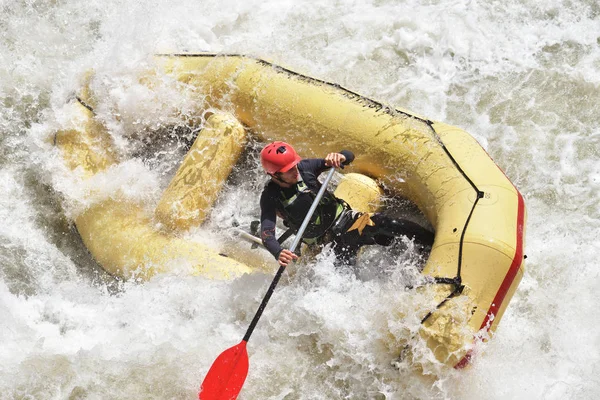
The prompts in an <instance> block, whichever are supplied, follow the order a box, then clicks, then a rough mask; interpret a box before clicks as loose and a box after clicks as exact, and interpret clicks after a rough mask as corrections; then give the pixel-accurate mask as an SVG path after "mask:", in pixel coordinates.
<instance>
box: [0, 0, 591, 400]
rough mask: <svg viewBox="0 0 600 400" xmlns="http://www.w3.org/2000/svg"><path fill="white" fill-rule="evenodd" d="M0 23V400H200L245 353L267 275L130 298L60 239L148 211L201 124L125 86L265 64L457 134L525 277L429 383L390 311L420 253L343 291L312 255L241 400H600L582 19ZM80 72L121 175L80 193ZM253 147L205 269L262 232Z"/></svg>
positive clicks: (252, 9) (160, 281)
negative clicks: (68, 144)
mask: <svg viewBox="0 0 600 400" xmlns="http://www.w3.org/2000/svg"><path fill="white" fill-rule="evenodd" d="M0 7H1V11H2V12H1V13H0V98H1V100H2V102H1V108H0V131H1V133H2V134H1V136H0V191H1V193H2V196H1V197H0V221H2V222H1V223H0V317H1V319H2V321H3V323H2V324H1V325H0V341H1V342H2V346H1V347H0V393H2V394H1V395H0V398H6V399H12V398H23V399H26V398H36V399H51V398H52V399H56V398H61V399H62V398H65V399H67V398H69V399H83V398H89V399H117V398H156V399H164V398H194V397H195V396H196V392H197V389H198V386H199V384H200V382H201V381H202V378H203V376H204V374H205V373H206V371H207V369H208V368H209V366H210V365H211V363H212V362H213V360H214V358H215V357H216V356H217V355H218V354H219V353H220V352H221V351H222V350H224V349H226V348H228V347H230V346H232V345H234V344H236V343H237V342H239V340H240V339H241V337H242V336H243V334H244V332H245V329H246V327H247V326H248V323H249V321H250V319H251V318H252V316H253V315H254V312H255V310H256V307H257V305H258V303H259V302H260V300H261V298H262V296H263V294H264V292H265V290H266V287H267V285H268V283H269V282H270V278H271V275H270V274H266V273H265V274H256V275H252V276H244V277H242V278H239V279H237V280H235V281H233V282H213V281H208V280H206V279H203V278H198V277H189V276H187V275H186V274H184V273H175V274H172V275H167V276H159V277H156V278H154V279H152V280H151V281H150V282H147V283H144V284H139V283H137V282H121V281H118V280H116V279H114V278H113V277H110V276H108V275H107V274H105V273H103V271H102V270H101V269H100V268H99V267H98V266H97V265H96V264H95V263H94V261H93V260H92V259H91V258H90V256H89V254H87V252H86V250H85V247H84V246H83V244H82V243H81V241H80V239H79V238H78V235H77V233H76V232H74V230H73V229H72V226H71V221H72V218H73V216H75V215H77V213H78V212H80V210H81V208H82V207H84V206H85V204H86V203H85V202H86V201H90V199H89V198H88V197H86V196H88V194H89V192H90V191H92V190H93V191H95V192H97V195H98V196H106V195H110V193H112V192H114V191H116V190H121V191H122V192H124V193H125V194H126V196H128V197H130V198H134V199H136V200H141V201H143V202H145V203H146V204H147V205H148V207H149V208H151V207H152V206H153V205H154V204H155V202H156V201H157V199H158V198H159V196H160V193H161V190H163V189H164V187H165V186H166V184H167V183H168V181H169V179H170V176H171V174H172V173H173V172H174V169H175V168H176V167H177V163H178V161H179V160H180V159H181V157H182V156H183V154H184V153H185V149H186V146H187V145H188V144H189V143H187V142H186V140H184V139H181V137H180V135H178V132H179V131H177V129H175V128H173V127H176V126H177V125H178V124H181V121H178V120H177V119H176V118H175V117H174V115H175V113H174V112H175V111H177V112H178V113H180V115H183V116H193V115H191V113H192V110H193V107H192V106H191V104H190V103H191V101H190V100H191V99H189V98H187V97H186V95H185V94H183V95H182V94H181V93H180V92H179V91H178V90H177V89H176V87H175V85H173V83H172V82H170V81H169V80H168V79H166V78H165V79H160V80H159V81H158V82H157V85H156V86H155V89H154V91H149V90H148V89H147V88H146V87H144V86H142V85H139V84H138V83H137V76H138V75H139V74H140V73H141V72H142V71H145V70H147V69H149V68H152V65H153V63H152V58H151V55H152V54H153V53H156V52H170V51H176V52H179V51H184V50H187V51H199V50H210V51H216V52H227V53H233V52H239V53H247V54H251V55H255V56H258V57H264V58H267V59H270V60H272V61H274V62H276V63H278V64H281V65H284V66H288V67H290V68H292V69H294V70H297V71H299V72H303V73H307V74H309V75H312V76H315V77H317V78H320V79H325V80H329V81H333V82H336V83H339V84H341V85H343V86H345V87H348V88H350V89H352V90H355V91H357V92H359V93H361V94H364V95H367V96H369V97H373V98H375V99H379V100H382V101H384V102H388V103H390V104H393V105H394V106H398V107H405V108H408V109H410V110H413V111H415V112H417V113H419V114H422V115H427V116H428V117H430V118H433V119H438V120H443V121H445V122H449V123H451V124H453V125H457V126H460V127H462V128H464V129H465V130H467V131H468V132H470V133H471V134H473V136H475V137H476V138H477V139H478V140H479V141H480V143H481V144H482V145H483V146H484V148H485V149H486V150H487V151H488V152H489V154H490V155H491V156H492V158H494V160H495V161H496V162H497V163H498V164H499V165H500V166H501V167H502V168H503V170H504V171H505V172H506V174H507V175H508V176H509V178H510V179H511V180H512V181H513V182H514V183H515V185H516V186H517V187H518V188H519V189H520V191H521V192H522V193H523V195H524V197H525V202H526V205H527V207H528V213H529V214H528V225H527V237H526V239H527V241H526V254H527V256H528V259H527V263H526V274H525V276H524V278H523V281H522V283H521V285H520V287H519V289H518V290H517V292H516V294H515V296H514V298H513V300H512V302H511V303H510V305H509V307H508V309H507V311H506V313H505V315H504V318H503V320H502V323H501V325H500V327H499V329H498V331H497V333H496V335H495V337H494V338H493V340H491V341H490V342H488V343H487V344H485V345H483V346H482V348H481V349H480V350H482V354H481V355H480V356H479V357H477V358H476V360H475V363H474V365H473V367H472V368H470V369H469V370H466V371H450V372H448V371H442V370H441V369H439V368H438V367H439V366H436V365H435V363H430V364H428V366H427V367H426V368H429V370H427V371H426V372H432V373H438V378H437V379H435V378H430V377H422V376H421V375H420V374H419V373H417V372H415V371H414V370H413V369H412V368H411V366H410V365H406V363H403V362H400V363H396V366H395V367H393V366H392V365H391V364H392V363H393V362H394V361H395V360H396V357H397V355H398V354H399V351H400V350H401V343H402V341H403V340H404V341H405V340H407V339H410V337H411V335H412V334H414V332H415V331H416V329H417V328H418V325H419V321H418V320H416V318H417V317H416V315H415V313H414V312H413V310H414V309H415V308H419V307H422V306H423V305H422V304H423V303H422V301H421V299H420V298H419V296H418V295H417V294H415V293H413V292H412V291H409V290H405V289H404V286H405V285H406V284H407V283H414V282H415V281H416V280H418V279H420V276H419V274H418V273H417V271H418V267H419V263H420V260H419V258H418V255H417V254H416V253H415V252H414V251H413V250H411V248H410V246H409V248H408V250H407V251H404V248H405V245H404V244H402V243H397V245H396V246H395V248H394V249H393V251H394V252H395V253H394V254H395V255H396V257H395V260H394V262H393V263H391V264H390V263H387V262H385V261H386V259H385V258H383V257H382V252H381V250H379V249H376V248H375V249H370V250H369V252H368V253H367V254H366V255H365V257H364V260H363V264H361V267H360V268H359V270H357V271H355V272H356V273H350V272H349V271H338V270H336V269H334V268H333V259H332V254H331V253H329V252H327V251H325V252H324V253H323V254H321V255H320V256H319V257H318V258H317V260H316V262H315V263H314V264H299V265H298V266H296V267H295V268H294V269H290V271H288V273H287V274H286V275H284V278H283V279H282V282H281V284H280V287H279V288H278V290H277V292H276V293H275V295H274V297H273V300H272V301H271V303H270V304H269V307H268V309H267V311H266V312H265V314H264V316H263V318H262V319H261V321H260V324H259V326H258V328H257V330H256V331H255V333H254V335H253V337H252V340H251V342H250V344H249V352H250V363H251V365H250V374H249V377H248V380H247V382H246V384H245V386H244V391H243V392H242V397H243V398H248V399H267V398H268V399H330V398H349V399H364V398H375V399H383V398H387V399H414V398H418V399H425V398H428V399H429V398H436V399H449V398H463V399H480V398H497V399H505V398H511V399H532V398H534V399H559V398H560V399H565V398H567V399H568V398H573V399H593V398H598V396H600V379H599V378H598V376H599V375H600V354H599V353H598V351H597V349H598V348H599V347H600V330H599V329H598V324H597V323H596V322H595V317H594V316H595V311H596V305H597V304H598V302H599V301H600V295H599V294H598V293H599V291H598V290H597V287H598V285H599V284H600V272H598V271H599V270H598V262H597V258H598V256H599V255H600V157H599V156H600V154H599V153H600V128H598V123H599V122H600V120H599V117H598V116H599V115H600V106H599V104H600V6H599V5H598V3H597V2H596V1H593V0H571V1H562V0H560V1H559V0H550V1H543V2H542V1H536V0H527V1H517V0H508V1H489V2H478V1H472V0H454V1H450V0H437V1H424V0H405V1H401V2H398V1H388V0H380V1H375V0H373V1H367V2H365V1H353V0H342V1H337V2H333V3H331V2H325V3H322V4H321V3H319V4H317V3H314V2H309V1H287V0H286V1H274V0H268V1H254V0H251V1H246V2H243V3H240V2H237V1H232V0H224V1H223V0H222V1H218V2H217V1H204V2H202V3H198V2H193V1H189V0H183V1H180V2H178V3H177V4H172V2H168V1H158V0H154V1H150V2H132V1H129V2H125V1H117V0H111V1H98V0H91V1H88V2H81V1H69V0H66V1H61V2H43V1H18V2H8V1H6V2H2V3H0ZM90 69H93V70H94V71H95V72H96V75H95V78H94V79H93V81H92V83H91V84H92V87H93V89H94V91H95V92H96V93H98V95H99V98H101V99H102V102H101V104H99V106H98V108H97V112H98V117H99V118H100V119H101V120H102V121H103V122H104V123H105V124H106V125H107V126H109V127H110V130H111V134H112V136H113V139H114V141H115V143H116V145H117V147H118V149H119V152H120V154H121V155H122V157H123V159H124V162H123V163H121V164H119V165H117V166H115V167H114V168H111V169H110V170H109V171H108V172H107V173H105V174H103V175H100V176H98V177H96V178H95V179H94V180H93V181H91V182H88V183H86V185H87V186H86V185H82V184H81V178H80V177H78V176H77V174H76V173H75V174H73V173H71V172H69V171H67V170H66V168H65V167H64V165H63V164H62V162H61V160H60V156H59V154H58V153H57V152H56V150H55V149H54V148H53V147H52V146H51V143H50V142H49V141H48V139H49V137H50V135H51V132H53V131H54V130H56V129H57V128H59V127H65V126H68V125H69V124H73V123H76V121H72V120H71V119H72V112H71V111H70V110H69V107H68V106H65V102H66V100H67V99H68V97H69V95H70V94H71V93H73V92H74V91H76V90H77V89H78V88H79V87H80V85H81V81H82V78H83V76H84V75H85V74H86V72H87V71H89V70H90ZM188 134H189V135H190V137H193V132H188ZM184 136H185V135H184ZM146 137H151V138H153V140H152V141H146V140H145V139H144V138H146ZM187 139H189V137H188V138H187ZM254 146H255V148H254V149H253V151H250V152H249V154H247V155H246V160H245V164H244V165H245V166H247V167H251V168H250V171H243V170H237V171H236V172H235V174H234V177H233V178H232V184H231V186H230V187H228V188H226V190H225V191H224V193H223V196H222V197H221V198H220V199H219V202H218V207H217V208H216V209H215V211H214V212H213V213H212V215H211V219H210V221H208V224H207V226H206V227H205V228H203V229H201V230H200V231H197V232H191V233H190V235H191V236H192V237H195V238H197V240H202V241H210V240H212V241H213V242H214V246H215V247H219V246H223V247H227V246H230V245H231V244H232V243H237V242H239V239H237V238H235V237H234V236H233V235H232V234H230V233H229V232H227V231H225V232H224V231H223V229H221V228H222V226H231V225H232V224H233V222H234V221H236V222H239V223H241V224H246V225H247V224H248V223H249V222H250V221H251V220H252V219H253V218H254V217H255V216H256V215H257V213H258V205H257V197H256V196H257V195H258V190H259V189H260V187H261V185H262V183H263V182H264V181H263V178H262V176H261V174H260V172H259V171H258V168H255V167H257V166H258V163H257V161H256V149H257V148H258V147H259V146H260V144H254ZM355 151H357V152H358V151H359V149H355ZM255 170H256V171H255ZM86 199H87V200H86ZM213 242H211V243H213ZM243 245H244V246H245V245H246V244H243ZM256 251H257V252H258V251H259V250H256ZM261 254H262V253H261ZM260 257H262V256H259V258H260ZM264 260H266V261H267V262H271V259H270V258H269V256H264ZM382 260H383V261H382ZM275 268H276V266H275V265H273V270H275ZM273 272H274V271H273ZM417 352H418V349H417ZM421 356H422V357H425V358H426V357H427V354H426V353H425V352H423V353H422V354H421ZM440 372H443V373H440Z"/></svg>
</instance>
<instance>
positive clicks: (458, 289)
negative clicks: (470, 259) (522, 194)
mask: <svg viewBox="0 0 600 400" xmlns="http://www.w3.org/2000/svg"><path fill="white" fill-rule="evenodd" d="M426 123H427V125H428V126H429V128H430V129H431V131H432V132H433V136H434V137H435V138H436V140H437V141H438V143H439V144H440V146H442V148H443V149H444V151H445V152H446V154H447V155H448V157H449V158H450V160H452V163H453V164H454V166H455V167H456V169H457V170H458V171H459V172H460V173H461V174H462V176H463V177H464V178H465V179H466V180H467V182H469V184H470V185H471V187H473V189H475V193H477V198H476V199H475V201H474V202H473V206H472V207H471V211H470V212H469V216H468V217H467V220H466V221H465V225H464V226H463V229H462V232H461V234H460V242H459V246H458V265H457V267H456V276H455V277H454V278H444V277H435V278H434V279H435V281H434V282H435V283H436V284H442V285H453V286H454V289H453V290H452V292H450V294H449V295H448V296H446V298H445V299H444V300H442V301H441V302H440V303H439V304H438V305H437V306H436V307H435V310H432V311H430V312H429V313H427V315H425V317H424V318H423V319H422V320H421V323H424V322H425V321H427V319H428V318H429V317H431V315H432V314H433V313H434V312H435V311H436V310H438V309H439V308H440V307H442V306H443V305H444V304H445V303H446V302H447V301H448V300H450V299H451V298H453V297H455V296H458V295H460V294H461V293H462V292H463V290H464V288H465V285H463V284H462V277H461V268H462V260H463V247H464V240H465V234H466V233H467V227H468V226H469V221H470V220H471V216H472V215H473V212H474V211H475V207H476V206H477V203H478V202H479V199H481V198H483V196H484V195H485V193H484V192H482V191H481V190H479V188H478V187H477V186H476V185H475V183H474V182H473V181H472V180H471V178H469V177H468V176H467V174H466V173H465V171H464V170H463V169H462V168H461V167H460V165H459V164H458V163H457V162H456V160H455V159H454V157H453V156H452V154H451V153H450V151H449V150H448V149H447V148H446V145H445V144H444V142H442V139H441V138H440V137H439V135H438V134H437V132H436V131H435V128H434V127H433V122H431V121H429V120H427V121H426Z"/></svg>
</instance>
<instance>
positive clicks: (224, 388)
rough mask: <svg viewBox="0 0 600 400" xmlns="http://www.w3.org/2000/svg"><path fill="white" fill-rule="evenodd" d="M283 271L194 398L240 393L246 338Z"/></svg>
mask: <svg viewBox="0 0 600 400" xmlns="http://www.w3.org/2000/svg"><path fill="white" fill-rule="evenodd" d="M334 172H335V168H331V169H330V170H329V173H328V174H327V177H326V178H325V181H323V185H322V186H321V189H320V190H319V193H317V196H316V197H315V199H314V201H313V203H312V205H311V206H310V209H309V210H308V214H306V217H305V218H304V221H302V225H301V226H300V229H298V233H296V237H295V238H294V241H293V242H292V245H291V246H290V251H291V252H292V253H293V252H294V250H296V247H297V246H298V244H300V241H301V240H302V235H303V234H304V230H305V229H306V227H307V226H308V223H309V221H310V218H311V217H312V215H313V213H314V212H315V209H316V208H317V205H318V204H319V201H320V200H321V197H323V194H324V193H325V190H326V189H327V185H329V181H330V180H331V177H332V176H333V173H334ZM284 270H285V267H284V266H279V270H278V271H277V274H275V277H274V278H273V281H272V282H271V286H269V290H267V294H265V297H264V298H263V300H262V303H260V306H259V307H258V311H256V314H255V315H254V318H253V319H252V322H251V323H250V326H249V327H248V330H247V331H246V334H245V335H244V338H243V339H242V341H241V342H240V343H239V344H237V345H236V346H233V347H231V348H229V349H227V350H225V351H224V352H222V353H221V354H220V355H219V357H217V359H216V360H215V362H213V365H212V366H211V367H210V369H209V370H208V373H207V374H206V377H205V378H204V381H203V382H202V386H200V393H199V394H198V398H199V399H200V400H234V399H235V398H236V397H237V395H238V393H239V392H240V390H242V386H243V385H244V381H245V380H246V375H248V352H247V351H246V344H247V343H248V340H249V339H250V335H252V332H253V331H254V328H255V327H256V324H257V323H258V320H259V319H260V317H261V315H262V313H263V311H264V309H265V307H266V306H267V303H268V302H269V299H270V298H271V295H272V294H273V291H274V290H275V287H276V286H277V283H279V279H280V278H281V275H282V274H283V271H284Z"/></svg>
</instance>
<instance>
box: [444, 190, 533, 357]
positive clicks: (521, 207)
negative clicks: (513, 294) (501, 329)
mask: <svg viewBox="0 0 600 400" xmlns="http://www.w3.org/2000/svg"><path fill="white" fill-rule="evenodd" d="M515 189H516V188H515ZM517 194H518V195H519V196H518V201H519V204H518V210H517V249H516V251H515V256H514V258H513V260H512V263H511V264H510V268H509V269H508V272H507V274H506V276H505V277H504V281H502V285H500V288H499V289H498V292H497V293H496V296H495V297H494V300H493V301H492V304H490V307H489V309H488V312H487V314H486V316H485V318H484V319H483V323H482V324H481V327H480V328H479V331H480V332H481V330H483V329H485V330H486V331H489V330H490V327H491V325H492V321H493V316H495V315H497V314H498V310H499V309H500V306H501V305H502V302H503V301H504V298H505V297H506V293H508V290H509V289H510V287H511V286H512V284H513V281H514V280H515V277H516V276H517V272H518V271H519V268H520V267H521V263H522V261H523V225H524V219H525V202H524V201H523V196H521V193H520V192H519V191H518V190H517ZM472 356H473V355H472V351H471V350H469V351H468V352H467V354H465V356H464V357H463V358H462V359H461V360H460V361H459V362H458V363H457V364H456V365H455V366H454V368H457V369H460V368H464V367H466V366H467V365H468V364H469V362H470V361H471V358H472Z"/></svg>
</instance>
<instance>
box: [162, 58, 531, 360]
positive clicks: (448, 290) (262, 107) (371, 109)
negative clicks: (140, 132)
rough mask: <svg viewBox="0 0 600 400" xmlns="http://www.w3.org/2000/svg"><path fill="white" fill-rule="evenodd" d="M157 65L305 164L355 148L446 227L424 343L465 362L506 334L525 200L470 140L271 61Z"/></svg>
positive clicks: (434, 259) (364, 166)
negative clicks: (501, 331)
mask: <svg viewBox="0 0 600 400" xmlns="http://www.w3.org/2000/svg"><path fill="white" fill-rule="evenodd" d="M157 60H158V62H159V64H161V65H162V68H164V71H165V72H166V73H168V74H170V75H172V76H174V77H175V78H176V79H177V80H179V81H180V82H182V83H184V84H185V85H186V88H187V89H189V90H193V91H197V92H198V94H202V95H207V101H208V103H209V104H210V105H211V106H213V107H217V108H221V109H226V110H229V111H231V112H233V113H234V114H235V115H236V117H237V118H238V119H239V120H240V121H241V122H242V123H244V124H245V125H247V126H249V127H251V128H252V129H254V130H255V131H256V132H258V134H260V135H262V138H263V139H264V140H265V141H267V140H274V139H277V140H285V141H287V142H290V143H291V144H292V145H294V147H296V148H297V150H298V151H299V152H300V153H301V154H304V155H306V156H320V155H322V154H323V153H326V152H330V151H338V150H339V149H341V148H348V149H350V150H353V151H354V152H355V153H356V154H357V158H356V160H355V162H354V169H355V170H357V171H359V172H362V173H364V174H367V175H370V176H373V177H376V178H379V179H380V180H381V181H382V182H384V183H385V184H386V185H387V187H389V188H391V189H392V190H395V191H396V192H398V193H402V194H403V195H406V196H407V197H409V198H410V199H411V200H412V201H414V202H415V203H416V204H417V205H418V206H419V208H420V209H421V210H422V211H423V212H424V214H425V215H426V217H427V218H428V220H429V221H430V222H431V223H432V225H433V226H434V227H435V230H436V239H435V243H434V246H433V249H432V252H431V255H430V258H429V260H428V262H427V264H426V266H425V269H424V273H425V274H428V275H431V276H434V277H437V278H438V281H439V283H438V284H436V285H430V286H428V287H427V288H425V289H424V290H427V291H431V297H432V303H431V306H430V309H429V311H427V312H425V313H424V315H423V329H422V330H421V336H422V337H423V338H424V339H425V340H426V341H427V343H428V345H429V347H430V348H431V349H432V351H433V352H434V354H435V355H436V357H437V358H438V360H440V361H441V362H444V363H446V364H448V365H452V366H463V365H465V363H466V361H467V360H468V358H469V357H470V355H469V353H468V348H469V347H470V344H472V342H473V335H474V334H475V333H476V332H480V334H481V336H483V332H486V331H493V330H494V329H495V328H496V326H497V325H498V323H499V321H500V319H501V317H502V314H503V312H504V310H505V309H506V306H507V304H508V301H509V300H510V298H511V297H512V295H513V293H514V291H515V290H516V287H517V285H518V283H519V281H520V279H521V277H522V274H523V270H522V264H523V238H524V229H525V228H524V227H525V219H526V211H525V206H524V202H523V198H522V196H521V195H520V193H519V192H518V191H517V189H516V188H515V187H514V185H513V184H512V183H511V182H510V181H509V180H508V179H507V178H506V176H505V175H504V174H503V172H502V171H501V170H500V169H499V168H498V167H497V166H496V165H495V164H494V162H493V161H492V160H491V159H490V158H489V156H488V155H487V153H486V152H485V151H484V150H483V149H482V148H481V146H480V145H479V144H478V143H477V141H476V140H475V139H474V138H473V137H472V136H470V135H469V134H467V133H466V132H464V131H462V130H461V129H458V128H455V127H452V126H449V125H446V124H443V123H439V122H433V121H430V120H427V119H425V118H422V117H419V116H416V115H414V114H412V113H409V112H408V111H405V110H401V109H396V108H391V107H387V106H385V105H383V104H382V103H380V102H376V101H373V100H370V99H368V98H365V97H363V96H360V95H358V94H356V93H354V92H351V91H349V90H347V89H344V88H342V87H340V86H339V85H335V84H331V83H328V82H325V81H321V80H317V79H313V78H310V77H307V76H304V75H301V74H298V73H296V72H293V71H291V70H288V69H286V68H282V67H279V66H276V65H274V64H271V63H269V62H266V61H264V60H259V59H254V58H251V57H246V56H242V55H217V54H179V55H178V54H174V55H159V56H158V57H157ZM398 178H402V180H404V181H406V184H402V183H401V180H399V179H398ZM465 327H468V329H465Z"/></svg>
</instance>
